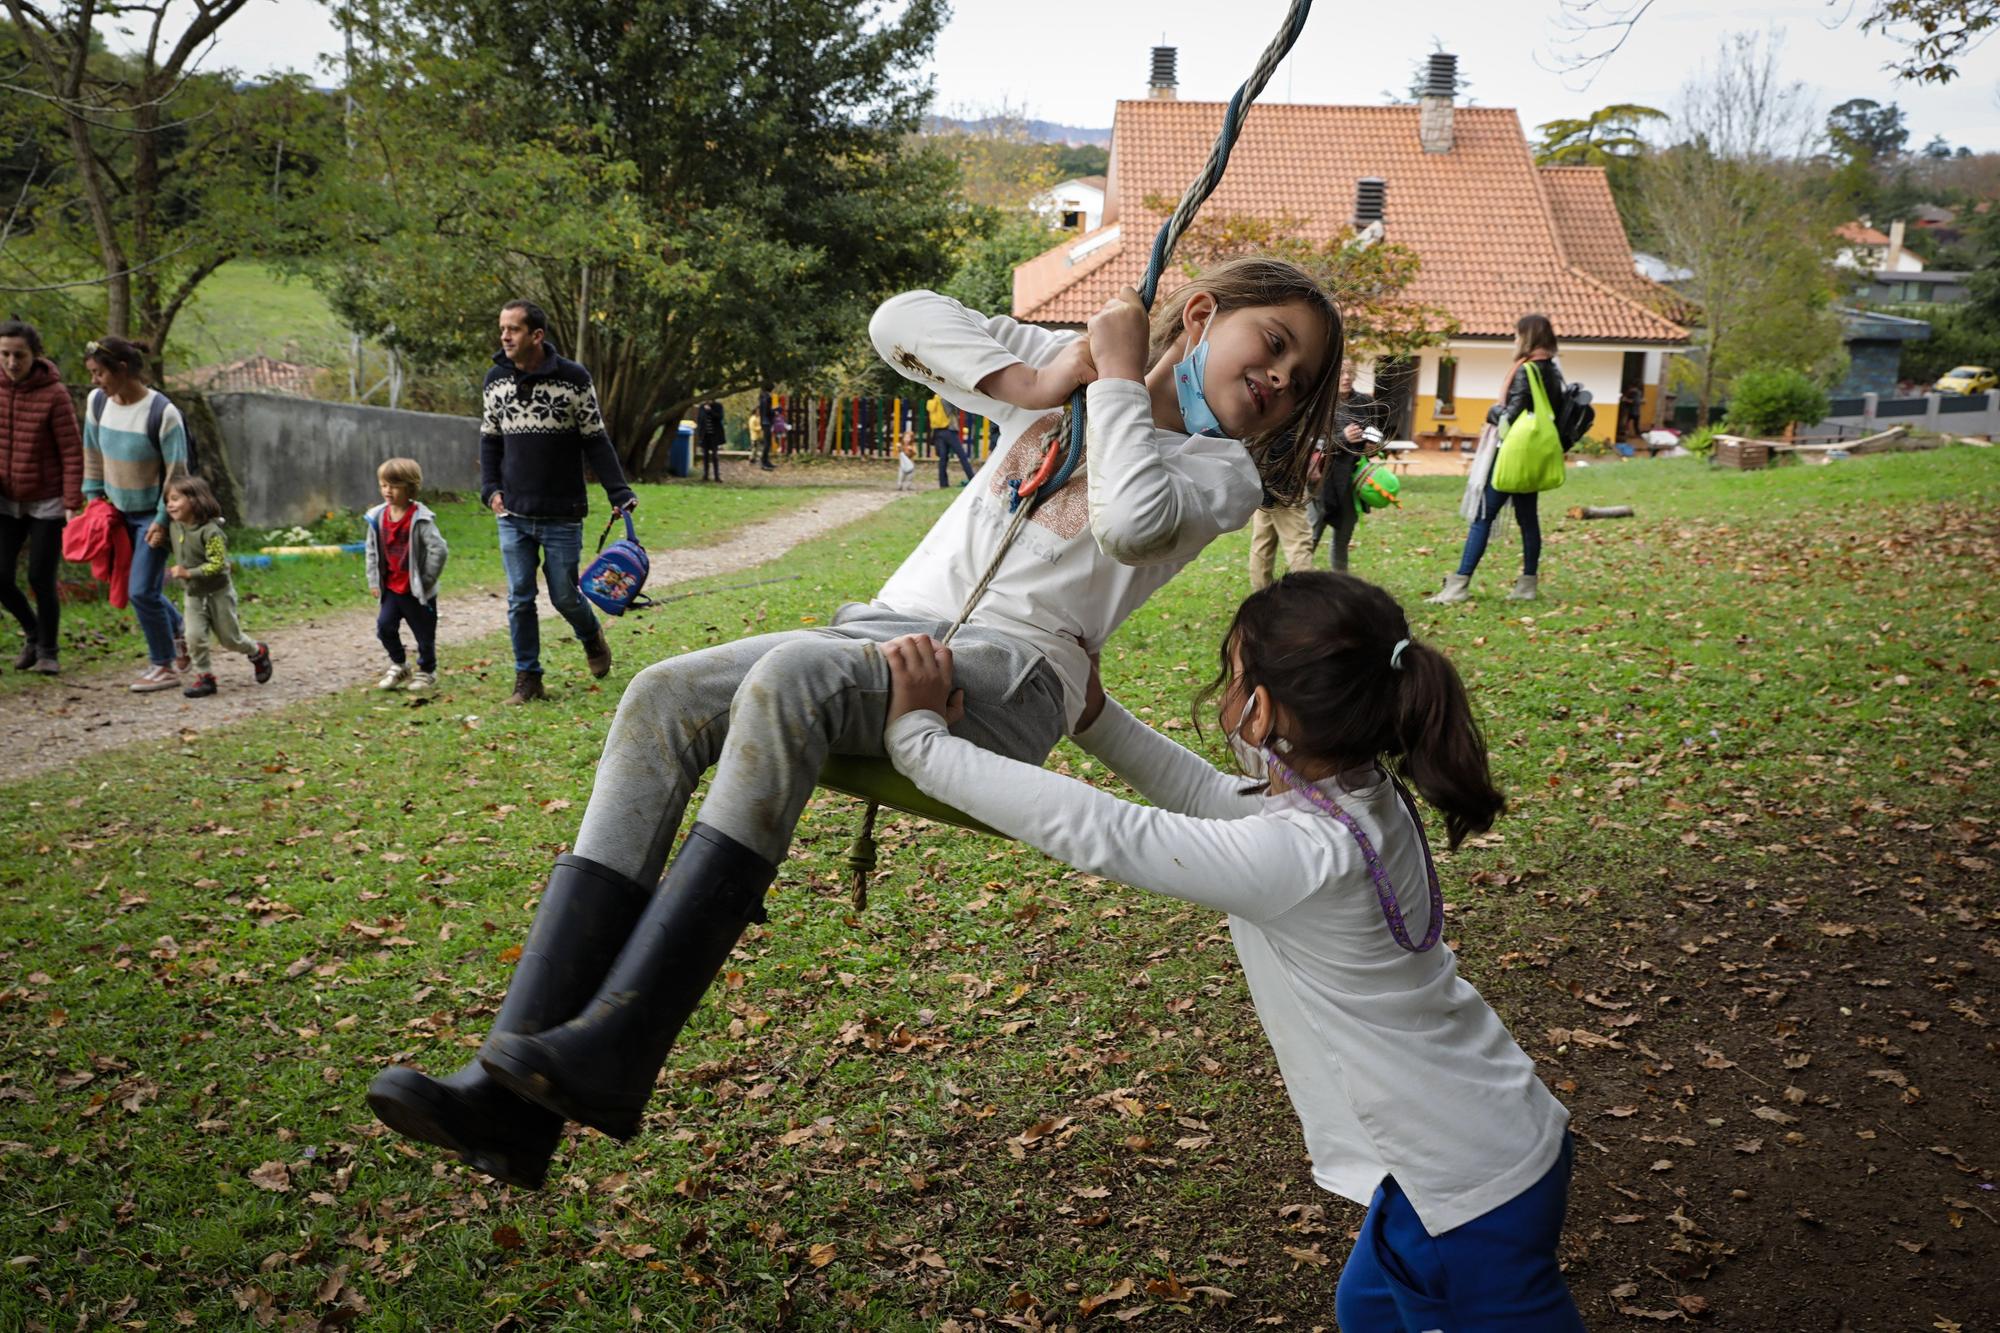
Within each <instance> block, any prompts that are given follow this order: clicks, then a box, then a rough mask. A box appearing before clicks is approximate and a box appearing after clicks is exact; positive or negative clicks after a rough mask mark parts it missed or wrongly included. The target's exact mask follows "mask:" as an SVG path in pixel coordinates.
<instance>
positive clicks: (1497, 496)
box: [1458, 485, 1542, 578]
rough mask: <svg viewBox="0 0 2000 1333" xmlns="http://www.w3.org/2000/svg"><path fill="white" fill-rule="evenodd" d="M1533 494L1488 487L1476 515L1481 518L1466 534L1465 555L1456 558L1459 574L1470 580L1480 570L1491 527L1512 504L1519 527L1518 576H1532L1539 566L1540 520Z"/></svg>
mask: <svg viewBox="0 0 2000 1333" xmlns="http://www.w3.org/2000/svg"><path fill="white" fill-rule="evenodd" d="M1535 499H1536V497H1535V493H1534V492H1533V491H1529V492H1527V493H1525V494H1519V495H1517V494H1513V493H1511V492H1508V491H1496V490H1494V489H1493V487H1492V486H1491V485H1488V486H1487V488H1486V499H1485V500H1484V501H1482V502H1481V504H1480V506H1479V512H1480V513H1481V514H1483V515H1484V517H1483V518H1476V519H1474V520H1473V521H1472V526H1471V527H1470V528H1468V529H1467V530H1466V533H1465V553H1464V554H1463V555H1461V556H1459V558H1458V572H1459V573H1461V574H1463V575H1465V577H1467V578H1471V577H1472V574H1473V571H1474V570H1476V569H1478V568H1479V557H1480V556H1482V555H1485V554H1486V539H1487V538H1488V537H1490V536H1492V535H1493V524H1494V522H1495V521H1496V520H1497V519H1499V517H1500V510H1501V509H1502V508H1504V507H1505V506H1506V505H1508V504H1509V503H1511V504H1512V505H1513V506H1514V521H1515V522H1517V523H1519V524H1520V525H1521V572H1522V573H1523V574H1534V573H1537V572H1539V570H1540V569H1541V565H1542V516H1541V511H1540V510H1539V509H1538V508H1537V507H1536V504H1535Z"/></svg>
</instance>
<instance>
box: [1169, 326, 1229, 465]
mask: <svg viewBox="0 0 2000 1333" xmlns="http://www.w3.org/2000/svg"><path fill="white" fill-rule="evenodd" d="M1214 327H1215V316H1213V315H1210V316H1209V317H1208V323H1206V324H1204V325H1202V328H1201V341H1200V342H1198V343H1196V344H1195V345H1194V350H1193V351H1192V352H1189V353H1188V354H1187V355H1186V356H1184V357H1182V358H1181V361H1180V364H1179V365H1177V366H1175V367H1174V397H1176V398H1178V399H1179V400H1180V405H1181V420H1182V422H1184V423H1185V424H1186V426H1187V433H1188V434H1190V435H1221V434H1224V431H1223V429H1222V422H1221V421H1220V420H1219V419H1218V418H1217V417H1216V415H1215V409H1213V408H1211V407H1210V406H1209V405H1208V395H1207V394H1205V393H1203V392H1202V388H1201V385H1202V379H1203V377H1204V376H1206V375H1207V374H1208V331H1209V330H1210V329H1212V328H1214Z"/></svg>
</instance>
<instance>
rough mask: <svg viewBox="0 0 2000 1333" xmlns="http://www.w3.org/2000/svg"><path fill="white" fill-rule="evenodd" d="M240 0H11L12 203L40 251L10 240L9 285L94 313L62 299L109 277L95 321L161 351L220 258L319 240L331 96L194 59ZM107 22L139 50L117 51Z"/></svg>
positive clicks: (332, 139)
mask: <svg viewBox="0 0 2000 1333" xmlns="http://www.w3.org/2000/svg"><path fill="white" fill-rule="evenodd" d="M244 2H245V0H192V3H190V4H188V5H185V6H183V5H180V4H177V3H176V2H175V0H160V2H159V3H152V4H140V3H124V2H122V0H111V2H110V3H99V2H98V0H64V3H61V4H59V5H55V6H50V7H47V8H42V7H38V6H36V5H34V4H32V3H30V0H6V5H7V12H8V14H9V16H10V17H11V19H12V26H11V28H10V29H9V32H8V41H7V43H6V44H5V45H6V46H10V47H11V48H12V49H13V50H15V51H17V52H18V53H19V56H20V61H19V64H18V68H17V69H16V70H15V72H14V73H13V74H12V76H11V77H12V78H13V79H18V80H20V81H21V82H18V83H10V84H9V89H10V92H11V94H12V96H13V98H14V99H15V103H16V107H17V110H19V111H21V112H22V120H23V122H24V123H25V128H26V133H25V134H24V136H23V139H22V140H21V141H19V142H25V143H30V144H32V145H33V146H34V149H33V155H32V157H31V160H30V162H29V165H28V167H27V168H26V170H25V172H24V174H23V178H22V183H21V186H20V190H19V193H18V194H17V195H16V201H15V211H16V214H17V215H18V216H21V217H24V218H26V219H27V222H28V225H29V226H30V227H31V228H32V230H33V234H34V242H35V243H34V245H33V247H32V258H28V257H24V255H23V252H22V247H19V246H15V247H10V248H9V250H8V251H7V258H8V260H9V261H10V264H11V266H12V268H13V270H14V273H13V275H12V276H13V278H14V280H13V281H10V282H9V283H8V284H7V286H6V287H5V288H4V289H0V294H4V295H7V296H9V297H19V296H25V297H29V298H31V300H32V299H33V298H40V299H41V300H42V301H43V302H45V303H46V304H45V306H44V308H45V309H51V310H52V313H66V314H67V315H68V316H69V317H70V318H72V319H77V320H82V319H86V318H88V315H89V313H91V312H89V311H88V308H87V307H85V306H84V305H82V304H81V303H76V302H72V301H68V300H66V298H68V296H69V294H71V293H78V294H80V293H82V292H84V291H85V290H87V289H89V288H95V287H101V288H102V289H103V293H104V305H103V312H102V321H103V323H102V327H103V328H105V329H108V330H109V331H110V332H112V333H116V334H120V335H122V336H136V337H140V338H144V339H146V340H147V341H148V342H150V344H151V345H152V346H153V347H154V348H155V349H160V348H163V347H164V346H165V344H166V340H167V337H168V335H169V334H170V332H171V331H172V328H173V325H174V321H175V319H176V318H177V317H178V316H179V314H180V312H181V310H182V309H183V308H185V306H186V304H187V302H188V301H189V299H190V298H192V297H193V295H194V293H195V291H196V290H197V289H198V288H199V287H200V285H201V283H202V282H203V280H205V279H206V278H207V277H208V276H209V275H210V274H211V273H213V272H214V271H215V270H216V269H217V268H219V267H221V266H222V265H223V264H225V263H227V262H228V261H229V260H231V259H234V258H238V257H241V256H266V257H269V256H276V255H288V254H295V253H297V252H299V251H301V250H302V249H307V248H309V247H310V246H311V245H312V244H313V243H314V241H315V239H316V237H317V235H318V231H317V223H318V220H319V218H320V216H321V209H320V205H319V203H318V195H319V191H320V186H321V179H320V176H321V165H322V163H323V162H324V161H325V158H326V154H327V151H328V148H329V146H330V145H332V144H336V143H337V142H338V139H337V137H336V136H337V134H338V119H337V114H336V110H335V108H334V106H333V105H332V103H331V102H330V100H329V99H328V98H326V97H325V96H324V95H323V94H320V93H317V92H315V91H314V90H313V89H312V88H311V87H310V86H308V85H307V84H306V82H305V81H304V80H303V79H298V78H274V79H268V80H261V81H249V82H244V81H240V80H238V79H237V78H236V77H235V76H234V75H233V74H232V73H230V72H228V71H216V72H207V73H204V72H202V71H200V70H198V69H197V65H198V62H199V59H200V56H201V54H202V52H203V51H204V50H206V48H207V46H208V44H209V43H210V42H211V41H212V40H213V39H214V37H215V35H216V33H217V32H218V31H219V30H220V29H221V28H222V26H223V25H224V24H226V23H227V22H228V21H229V20H230V19H231V18H233V17H234V16H235V15H236V14H237V13H238V12H239V11H240V10H241V9H242V7H243V4H244ZM100 24H104V25H109V26H111V27H112V28H113V29H114V30H115V31H118V32H121V33H125V34H128V35H132V36H135V37H137V38H138V39H139V43H140V44H139V46H138V48H137V49H136V50H135V51H133V52H131V53H129V54H116V53H112V52H110V51H108V50H107V49H106V48H105V45H104V42H103V38H102V34H101V33H100V32H99V25H100ZM126 24H132V25H133V26H131V27H126V26H124V25H126ZM51 149H53V150H54V151H53V152H51V151H50V150H51ZM91 271H95V273H96V274H97V276H96V277H93V278H79V277H78V275H79V274H80V273H86V272H91ZM65 305H66V306H67V309H66V311H57V310H55V309H53V308H55V307H63V306H65ZM160 369H161V365H160V358H159V356H158V354H157V351H156V356H155V364H154V370H155V372H156V373H157V372H158V371H159V370H160Z"/></svg>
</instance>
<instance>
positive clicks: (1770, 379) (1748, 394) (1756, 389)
mask: <svg viewBox="0 0 2000 1333" xmlns="http://www.w3.org/2000/svg"><path fill="white" fill-rule="evenodd" d="M1826 408H1827V397H1826V390H1825V389H1823V388H1821V387H1820V386H1819V385H1818V384H1817V383H1815V382H1814V380H1813V378H1812V376H1810V375H1808V374H1806V373H1805V372H1803V371H1800V370H1794V369H1791V368H1790V367H1759V368H1757V369H1754V370H1746V371H1744V372H1743V373H1742V374H1741V375H1738V376H1737V377H1736V383H1735V385H1734V386H1733V387H1732V388H1731V389H1730V391H1729V421H1728V423H1727V424H1728V427H1729V429H1730V430H1732V431H1739V432H1744V433H1748V434H1750V435H1767V434H1772V433H1775V432H1777V431H1782V430H1784V429H1785V428H1786V427H1787V426H1790V425H1792V424H1794V423H1795V422H1803V423H1805V424H1807V425H1811V424H1813V423H1815V422H1818V421H1820V420H1822V419H1823V418H1825V416H1826Z"/></svg>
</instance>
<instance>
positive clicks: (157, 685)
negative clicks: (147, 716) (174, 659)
mask: <svg viewBox="0 0 2000 1333" xmlns="http://www.w3.org/2000/svg"><path fill="white" fill-rule="evenodd" d="M180 684H181V678H180V676H179V674H177V673H176V672H175V671H174V669H173V668H172V667H163V666H149V667H147V668H146V669H145V670H144V671H141V672H140V673H139V678H138V679H137V680H135V681H133V682H132V683H131V684H130V685H128V686H126V688H127V689H129V690H131V691H132V693H134V694H158V693H159V692H160V691H161V690H175V689H179V688H180Z"/></svg>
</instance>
